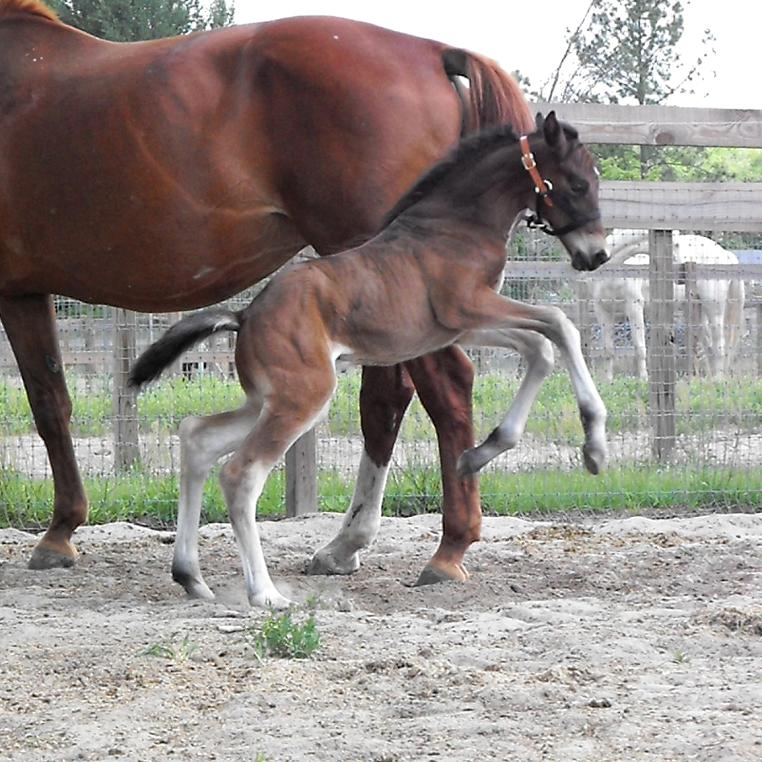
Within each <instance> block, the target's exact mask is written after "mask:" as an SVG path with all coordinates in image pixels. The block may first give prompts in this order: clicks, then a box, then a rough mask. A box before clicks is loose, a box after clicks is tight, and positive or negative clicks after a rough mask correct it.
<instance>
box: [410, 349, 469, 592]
mask: <svg viewBox="0 0 762 762" xmlns="http://www.w3.org/2000/svg"><path fill="white" fill-rule="evenodd" d="M406 367H407V369H408V371H409V372H410V376H411V377H412V379H413V383H414V384H415V389H416V391H417V392H418V396H419V398H420V400H421V403H422V404H423V406H424V408H425V409H426V412H427V413H428V414H429V417H430V418H431V421H432V423H433V424H434V428H435V429H436V432H437V441H438V444H439V459H440V466H441V469H442V539H441V541H440V543H439V547H438V548H437V551H436V553H434V556H433V557H432V559H431V560H430V561H429V562H428V564H426V566H425V567H424V569H423V571H422V572H421V575H420V577H419V578H418V583H417V584H419V585H425V584H430V583H434V582H440V581H442V580H448V579H451V580H458V581H463V580H465V579H467V578H468V572H467V571H466V569H465V567H464V566H463V557H464V555H465V553H466V550H467V549H468V547H469V545H471V543H472V542H475V541H476V540H478V539H479V537H480V532H481V522H482V512H481V505H480V503H479V486H478V483H477V481H476V480H475V479H463V478H462V477H460V476H458V473H457V463H458V458H459V457H460V455H461V453H462V452H463V451H464V450H468V449H470V448H471V447H473V446H474V427H473V422H472V420H471V391H472V388H473V380H474V369H473V365H472V363H471V361H470V360H469V359H468V357H467V356H466V354H465V352H463V350H462V349H461V348H460V347H456V346H452V347H448V348H447V349H443V350H441V351H439V352H436V353H434V354H431V355H426V356H425V357H419V358H417V359H415V360H411V361H410V362H408V363H406Z"/></svg>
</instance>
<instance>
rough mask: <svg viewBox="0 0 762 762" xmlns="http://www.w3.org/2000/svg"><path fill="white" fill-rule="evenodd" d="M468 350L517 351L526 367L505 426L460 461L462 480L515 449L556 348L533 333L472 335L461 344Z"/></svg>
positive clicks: (468, 451)
mask: <svg viewBox="0 0 762 762" xmlns="http://www.w3.org/2000/svg"><path fill="white" fill-rule="evenodd" d="M459 343H460V344H461V345H467V346H493V347H505V348H507V349H515V350H516V351H517V352H519V353H520V354H521V356H522V357H523V358H524V361H525V362H526V364H527V370H526V374H525V375H524V379H523V380H522V382H521V386H520V387H519V391H518V392H517V394H516V397H515V398H514V400H513V403H512V404H511V407H510V409H509V410H508V413H507V415H506V416H505V418H504V419H503V421H502V423H501V424H500V425H499V426H498V427H497V428H496V429H495V430H494V431H493V432H492V433H491V434H490V435H489V437H487V439H486V440H485V441H484V442H482V444H480V445H479V446H478V447H474V448H472V449H470V450H466V451H465V452H464V453H463V454H462V455H461V456H460V459H459V460H458V473H459V474H460V475H461V476H467V475H469V474H474V473H476V472H477V471H479V470H480V469H481V468H483V467H484V466H485V465H486V464H487V463H489V462H490V461H491V460H493V459H494V458H496V457H497V456H498V455H500V454H501V453H503V452H505V451H506V450H510V449H512V448H514V447H515V446H516V445H517V444H518V443H519V440H520V439H521V436H522V434H523V433H524V428H525V427H526V423H527V419H528V418H529V412H530V410H531V409H532V404H533V403H534V401H535V399H536V398H537V393H538V392H539V391H540V388H541V387H542V384H543V381H544V380H545V378H546V377H547V376H548V374H549V373H550V372H551V371H552V370H553V362H554V359H553V345H552V344H551V343H550V341H549V340H548V339H546V338H545V337H544V336H541V335H540V334H539V333H534V332H533V331H521V330H503V331H498V330H493V331H473V332H472V333H469V334H466V336H464V337H462V338H461V340H460V341H459Z"/></svg>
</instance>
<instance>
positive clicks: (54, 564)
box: [27, 544, 77, 570]
mask: <svg viewBox="0 0 762 762" xmlns="http://www.w3.org/2000/svg"><path fill="white" fill-rule="evenodd" d="M70 547H71V550H72V553H71V554H69V553H61V552H60V551H58V550H54V549H53V548H50V547H48V546H47V545H38V546H37V547H36V548H35V549H34V550H33V551H32V557H31V558H30V559H29V563H28V564H27V566H28V568H30V569H35V570H43V569H70V568H71V567H72V566H74V564H75V563H76V560H77V551H76V550H75V549H74V546H73V545H71V544H70Z"/></svg>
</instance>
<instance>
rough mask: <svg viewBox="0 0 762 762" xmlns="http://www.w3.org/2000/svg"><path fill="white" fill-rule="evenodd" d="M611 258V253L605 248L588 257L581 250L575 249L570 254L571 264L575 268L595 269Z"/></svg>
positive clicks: (582, 269) (583, 269)
mask: <svg viewBox="0 0 762 762" xmlns="http://www.w3.org/2000/svg"><path fill="white" fill-rule="evenodd" d="M609 259H611V255H610V254H609V253H608V252H607V251H606V249H600V250H599V251H596V252H595V254H593V256H592V257H588V256H587V255H585V254H583V253H582V252H581V251H577V252H575V253H574V255H573V256H572V260H571V265H572V267H573V268H574V269H575V270H581V271H586V270H597V269H598V268H599V267H600V266H601V265H602V264H605V263H606V262H608V261H609Z"/></svg>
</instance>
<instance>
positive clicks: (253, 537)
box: [220, 461, 291, 609]
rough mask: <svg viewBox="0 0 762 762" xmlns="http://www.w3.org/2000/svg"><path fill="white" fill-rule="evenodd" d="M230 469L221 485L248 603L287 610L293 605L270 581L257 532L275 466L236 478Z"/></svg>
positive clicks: (259, 466) (254, 467) (254, 466)
mask: <svg viewBox="0 0 762 762" xmlns="http://www.w3.org/2000/svg"><path fill="white" fill-rule="evenodd" d="M229 465H230V464H227V465H226V466H225V467H224V468H223V469H222V472H221V473H220V483H221V484H222V489H223V492H224V493H225V500H226V501H227V504H228V510H229V511H230V521H231V523H232V525H233V532H234V533H235V538H236V542H237V543H238V551H239V553H240V555H241V563H242V565H243V576H244V580H245V582H246V592H247V594H248V597H249V603H250V604H251V605H252V606H257V607H259V608H274V609H284V608H288V607H289V606H290V605H291V601H290V600H289V599H288V598H286V597H285V596H283V595H281V594H280V593H279V592H278V590H277V588H276V587H275V585H274V584H273V581H272V579H270V572H269V571H268V570H267V564H266V563H265V557H264V554H263V553H262V543H261V541H260V539H259V530H258V529H257V501H258V500H259V496H260V495H261V494H262V489H263V488H264V486H265V481H266V480H267V476H268V474H269V473H270V471H271V470H272V465H266V464H264V463H261V462H258V461H254V462H253V463H250V464H249V465H247V466H246V467H245V468H244V469H242V470H241V471H240V473H239V474H237V475H236V476H233V475H231V473H230V469H229V468H228V466H229Z"/></svg>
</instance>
